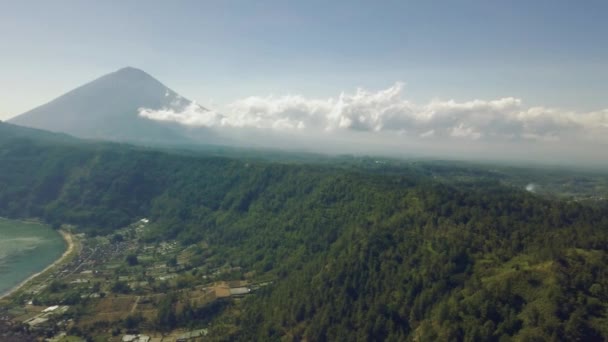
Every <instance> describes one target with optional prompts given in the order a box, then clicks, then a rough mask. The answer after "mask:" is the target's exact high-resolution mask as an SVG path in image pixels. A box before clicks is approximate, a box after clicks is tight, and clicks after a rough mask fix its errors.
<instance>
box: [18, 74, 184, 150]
mask: <svg viewBox="0 0 608 342" xmlns="http://www.w3.org/2000/svg"><path fill="white" fill-rule="evenodd" d="M191 104H192V102H191V101H189V100H188V99H186V98H183V97H181V96H180V95H179V94H177V93H175V92H174V91H172V90H171V89H169V88H168V87H166V86H165V85H164V84H162V83H161V82H159V81H157V80H156V79H154V78H153V77H152V76H150V75H148V74H147V73H145V72H144V71H142V70H139V69H135V68H131V67H127V68H123V69H120V70H118V71H116V72H113V73H110V74H108V75H105V76H102V77H100V78H98V79H96V80H94V81H92V82H90V83H87V84H85V85H83V86H81V87H78V88H76V89H74V90H72V91H70V92H68V93H66V94H65V95H62V96H60V97H58V98H56V99H55V100H52V101H51V102H49V103H46V104H44V105H42V106H40V107H37V108H34V109H32V110H30V111H28V112H26V113H23V114H21V115H19V116H17V117H15V118H13V119H11V120H9V122H10V123H13V124H16V125H21V126H27V127H33V128H39V129H45V130H49V131H54V132H63V133H68V134H71V135H74V136H77V137H81V138H92V139H102V140H114V141H132V142H158V143H183V142H187V141H189V139H188V138H186V137H185V136H184V135H183V134H182V133H181V132H180V130H181V128H180V127H178V126H175V125H172V124H168V123H161V122H157V121H153V120H149V119H146V118H142V117H140V116H139V115H138V109H139V108H142V107H145V108H150V109H161V108H170V109H174V110H177V111H179V110H182V109H183V108H185V107H187V106H189V105H191Z"/></svg>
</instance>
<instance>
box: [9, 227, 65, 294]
mask: <svg viewBox="0 0 608 342" xmlns="http://www.w3.org/2000/svg"><path fill="white" fill-rule="evenodd" d="M59 233H60V234H61V236H62V237H63V239H64V240H65V242H66V243H67V245H68V248H67V249H66V250H65V252H63V254H62V255H61V257H59V259H57V260H55V262H53V263H52V264H50V265H48V266H47V267H46V268H45V269H43V270H42V271H40V272H38V273H35V274H32V275H31V276H29V277H28V278H27V279H25V280H24V281H22V282H21V283H19V285H17V286H15V287H13V288H12V289H10V290H9V291H8V292H5V293H3V294H2V295H0V300H2V299H5V298H7V297H8V296H10V295H12V294H13V293H15V292H17V291H19V290H20V289H21V288H22V287H23V286H25V285H26V284H27V283H29V282H30V281H32V280H34V279H35V278H36V277H38V276H39V275H41V274H43V273H45V272H47V271H48V270H50V269H51V268H53V267H55V266H57V265H59V264H60V263H62V262H63V261H65V259H66V258H67V257H68V256H69V255H70V254H72V252H73V251H74V248H75V247H74V237H73V236H72V234H70V233H69V232H66V231H64V230H60V231H59Z"/></svg>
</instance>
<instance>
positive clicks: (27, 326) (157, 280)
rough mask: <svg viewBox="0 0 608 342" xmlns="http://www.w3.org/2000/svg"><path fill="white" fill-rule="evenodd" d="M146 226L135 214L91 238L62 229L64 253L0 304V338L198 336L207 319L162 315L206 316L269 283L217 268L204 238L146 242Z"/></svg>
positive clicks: (136, 340) (147, 341) (129, 340)
mask: <svg viewBox="0 0 608 342" xmlns="http://www.w3.org/2000/svg"><path fill="white" fill-rule="evenodd" d="M149 223H150V221H149V220H148V219H146V218H143V219H141V220H139V221H137V222H135V223H133V224H131V225H129V226H128V227H125V228H122V229H120V230H117V231H115V232H114V233H113V234H111V235H108V236H96V237H87V236H85V235H84V234H75V233H74V232H73V231H72V230H73V227H63V229H65V230H66V231H72V232H71V233H70V234H71V235H70V236H71V239H72V241H71V242H72V243H73V245H74V246H73V247H74V248H73V249H74V250H73V251H72V253H71V254H70V255H69V256H68V257H67V258H66V260H64V261H63V262H61V263H59V264H58V265H56V266H55V267H53V268H52V269H50V270H48V271H47V272H44V273H43V274H41V275H39V276H38V277H36V278H35V279H32V280H31V281H29V282H28V283H26V284H25V285H24V286H22V287H21V288H20V289H19V290H18V291H16V292H15V293H13V294H12V295H11V296H10V297H8V298H5V299H3V300H1V301H0V325H2V326H3V327H4V330H7V331H10V332H9V333H4V337H3V340H4V339H6V340H11V338H14V340H15V341H17V340H19V341H21V340H30V339H31V340H37V341H53V342H59V341H85V340H87V339H86V338H87V337H88V336H95V339H93V340H95V341H97V340H99V341H102V340H103V341H124V342H152V341H154V342H161V341H163V342H165V341H200V340H204V339H205V340H206V337H207V336H208V334H209V331H210V329H209V326H208V324H209V320H208V319H198V320H194V323H193V324H189V326H188V328H187V329H186V328H184V327H177V326H174V325H172V324H171V322H170V321H163V317H165V316H163V315H165V314H168V315H169V317H171V315H173V316H175V315H179V314H181V313H183V312H185V311H186V310H190V311H192V312H195V311H197V312H204V313H209V314H212V313H213V312H214V310H217V308H221V307H222V306H223V305H225V304H226V303H229V302H231V301H232V302H233V301H239V300H240V299H241V298H242V297H244V296H248V295H250V294H251V293H252V292H255V291H256V290H257V289H259V288H260V287H262V286H266V285H268V284H269V283H270V282H269V281H262V282H256V281H254V279H253V278H252V277H251V276H250V275H248V276H243V275H244V274H246V273H245V272H243V270H242V269H241V268H240V267H239V266H234V265H221V262H218V260H216V258H215V257H214V255H213V253H212V252H211V251H210V250H209V248H208V246H207V245H205V244H204V243H201V244H196V245H191V246H186V247H184V246H182V245H179V244H178V243H177V242H150V243H146V242H144V239H143V237H144V236H145V233H146V230H147V229H148V225H149ZM169 296H172V297H171V299H170V302H169V305H168V306H167V302H168V300H169ZM163 310H165V311H167V310H169V312H168V313H165V312H163ZM228 329H230V327H228ZM0 337H2V336H0ZM89 340H90V339H89Z"/></svg>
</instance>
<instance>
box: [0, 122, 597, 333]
mask: <svg viewBox="0 0 608 342" xmlns="http://www.w3.org/2000/svg"><path fill="white" fill-rule="evenodd" d="M6 127H7V126H3V124H0V128H1V129H7V128H6ZM8 129H10V127H9V128H8ZM4 136H5V137H7V136H8V135H4ZM607 212H608V210H607V208H606V206H605V205H604V204H601V203H600V204H596V205H593V206H590V205H587V204H584V203H578V202H574V201H569V202H565V201H558V200H549V199H544V198H540V197H538V196H535V195H534V194H532V193H528V192H525V191H523V189H522V190H518V189H515V188H512V187H506V186H503V185H501V184H500V183H499V182H488V181H484V182H482V183H480V184H478V185H475V184H474V183H473V184H472V183H471V182H469V183H467V186H466V187H463V186H452V185H450V184H447V183H445V182H444V183H439V182H437V181H436V180H434V179H433V178H432V177H427V176H424V175H423V174H422V173H419V172H411V173H408V172H388V173H382V172H376V171H374V172H369V170H358V169H357V168H344V167H335V166H332V165H331V164H330V163H326V165H320V164H306V163H298V164H283V163H279V162H263V161H252V160H241V159H230V158H222V157H204V156H196V155H177V154H171V153H167V152H158V151H153V150H146V149H142V148H135V147H130V146H120V145H112V144H92V143H87V144H79V143H54V142H50V141H49V140H48V139H47V140H38V139H37V138H35V135H34V136H30V137H23V136H19V137H13V138H5V139H0V216H7V217H13V218H24V217H39V218H42V219H44V220H46V221H48V222H51V223H54V224H55V225H58V224H60V223H72V224H75V225H77V226H78V227H79V228H78V229H80V230H82V231H85V232H88V233H92V234H106V233H109V232H111V231H112V230H113V229H115V228H118V227H122V226H124V225H126V224H128V223H131V222H133V221H134V220H136V219H139V218H142V217H148V218H150V219H151V222H152V227H153V231H152V232H151V233H150V236H149V237H148V238H149V239H151V240H152V239H177V240H178V241H180V242H182V243H183V244H184V245H188V244H191V243H193V242H199V241H205V242H207V243H208V244H209V245H210V246H211V248H213V249H214V252H215V253H216V254H217V255H220V256H221V257H222V259H223V260H225V261H226V263H227V264H231V265H238V266H240V267H242V268H243V269H244V270H246V271H248V272H253V273H254V274H257V275H259V276H264V277H266V278H268V279H272V281H273V282H272V285H271V286H268V287H266V288H264V289H263V290H260V291H258V292H257V293H256V294H254V295H252V296H250V297H249V298H247V299H246V300H244V301H243V302H242V303H241V304H239V306H238V308H239V309H238V310H229V311H226V312H224V313H221V314H220V317H218V318H217V319H218V320H220V319H221V320H224V321H232V322H234V323H235V325H236V327H237V329H236V330H230V331H228V332H226V334H228V335H227V336H225V338H231V339H237V340H281V339H282V340H309V341H323V340H328V341H329V340H331V341H349V340H361V341H364V340H392V341H403V340H419V341H429V340H469V341H475V340H479V341H485V340H495V341H499V340H501V341H503V340H509V339H512V338H515V339H517V340H560V339H565V340H585V341H590V340H603V339H606V338H608V328H607V327H608V319H607V318H606V314H607V310H608V306H607V304H608V272H607V271H606V267H605V265H606V264H607V263H608V254H607V252H608V251H607V250H608V217H607V215H606V213H607ZM235 312H237V313H238V314H235ZM181 324H185V323H184V322H182V323H181Z"/></svg>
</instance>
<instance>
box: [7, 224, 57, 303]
mask: <svg viewBox="0 0 608 342" xmlns="http://www.w3.org/2000/svg"><path fill="white" fill-rule="evenodd" d="M66 248H67V245H66V243H65V241H64V240H63V238H62V237H61V234H59V232H57V231H55V230H53V229H52V228H51V227H50V226H48V225H45V224H41V223H36V222H24V221H15V220H8V219H4V218H0V295H2V294H5V293H6V292H8V291H10V290H11V289H12V288H14V287H15V286H17V285H19V284H20V283H21V282H23V281H24V280H26V279H27V278H29V277H30V276H31V275H33V274H35V273H38V272H40V271H42V270H44V269H45V268H46V267H47V266H49V265H50V264H52V263H53V262H55V260H57V259H59V258H60V257H61V255H62V254H63V253H64V252H65V250H66Z"/></svg>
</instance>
